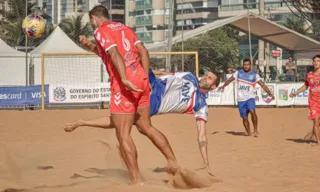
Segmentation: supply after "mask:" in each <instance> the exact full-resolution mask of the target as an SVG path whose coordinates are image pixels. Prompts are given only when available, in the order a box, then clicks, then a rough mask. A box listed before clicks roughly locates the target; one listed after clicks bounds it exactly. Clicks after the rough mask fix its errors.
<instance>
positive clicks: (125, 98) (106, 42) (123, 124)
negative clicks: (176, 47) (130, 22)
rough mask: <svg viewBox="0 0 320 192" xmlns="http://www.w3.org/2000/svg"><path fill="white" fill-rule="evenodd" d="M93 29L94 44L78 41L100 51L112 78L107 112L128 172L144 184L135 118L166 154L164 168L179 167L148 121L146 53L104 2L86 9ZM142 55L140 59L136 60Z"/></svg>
mask: <svg viewBox="0 0 320 192" xmlns="http://www.w3.org/2000/svg"><path fill="white" fill-rule="evenodd" d="M89 17H90V22H91V25H92V27H93V28H94V29H95V32H94V37H95V40H96V44H97V45H94V44H93V43H91V42H90V41H89V40H88V39H87V38H86V37H84V36H80V42H81V44H82V45H83V46H84V47H86V48H88V49H90V50H92V51H93V52H95V53H96V54H97V55H99V56H100V57H101V58H102V60H103V62H104V63H105V65H106V68H107V71H108V73H109V76H110V81H111V99H110V112H111V121H112V122H113V123H114V125H115V127H116V136H117V138H118V141H119V145H120V152H121V155H122V157H123V160H124V162H125V164H126V166H127V168H128V170H129V172H130V175H131V181H132V183H133V184H138V185H139V184H140V185H141V184H143V183H142V180H141V176H140V172H139V168H138V163H137V151H136V147H135V144H134V142H133V140H132V138H131V136H130V132H131V128H132V125H133V123H134V121H135V124H136V125H137V127H139V131H140V132H141V133H142V134H144V135H146V136H147V137H148V138H149V139H150V140H151V141H152V143H153V144H154V145H156V147H157V148H158V149H159V150H160V151H161V152H162V154H163V155H164V156H165V157H166V159H167V161H168V163H169V167H167V168H168V169H167V171H168V172H170V171H172V172H174V171H175V170H177V169H178V166H177V163H176V158H175V156H174V153H173V151H172V148H171V146H170V144H169V142H168V140H167V138H166V137H165V136H164V135H163V134H162V133H161V132H160V131H158V130H157V129H156V128H154V127H153V126H152V125H151V120H150V105H149V104H150V86H149V80H148V75H147V74H148V73H149V68H150V63H149V54H148V51H147V49H146V48H145V47H144V45H143V43H142V42H140V40H139V39H138V37H137V36H136V34H135V33H134V32H133V31H132V29H131V28H129V27H128V26H126V25H124V24H122V23H119V22H112V21H110V20H109V19H108V17H109V13H108V10H107V9H106V8H105V7H104V6H101V5H99V6H95V7H94V8H93V9H92V10H91V11H90V12H89ZM139 55H140V56H141V63H140V61H139Z"/></svg>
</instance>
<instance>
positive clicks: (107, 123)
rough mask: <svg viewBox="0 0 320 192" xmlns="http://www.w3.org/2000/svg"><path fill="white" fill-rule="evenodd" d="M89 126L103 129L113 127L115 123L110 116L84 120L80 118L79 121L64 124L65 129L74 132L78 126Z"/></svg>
mask: <svg viewBox="0 0 320 192" xmlns="http://www.w3.org/2000/svg"><path fill="white" fill-rule="evenodd" d="M82 126H87V127H90V128H92V127H94V128H102V129H113V128H114V125H113V123H112V121H111V118H110V117H102V118H98V119H90V120H83V119H79V120H77V121H74V122H71V123H67V124H65V125H64V130H65V131H66V132H72V131H74V130H75V129H76V128H78V127H82Z"/></svg>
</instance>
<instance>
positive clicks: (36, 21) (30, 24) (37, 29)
mask: <svg viewBox="0 0 320 192" xmlns="http://www.w3.org/2000/svg"><path fill="white" fill-rule="evenodd" d="M45 29H46V20H45V19H43V18H42V17H41V16H40V15H37V14H33V15H28V16H27V17H26V18H24V20H23V23H22V30H23V32H24V34H26V35H27V36H28V37H29V38H38V37H41V36H42V35H43V33H44V31H45Z"/></svg>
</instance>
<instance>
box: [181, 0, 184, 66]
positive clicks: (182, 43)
mask: <svg viewBox="0 0 320 192" xmlns="http://www.w3.org/2000/svg"><path fill="white" fill-rule="evenodd" d="M183 11H184V9H183V0H182V13H181V14H182V31H181V32H182V33H181V37H182V42H181V51H182V52H184V39H183V33H184V31H183V28H184V18H183V14H184V13H183ZM181 56H182V58H181V70H182V71H183V72H184V55H181Z"/></svg>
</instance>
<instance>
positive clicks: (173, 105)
mask: <svg viewBox="0 0 320 192" xmlns="http://www.w3.org/2000/svg"><path fill="white" fill-rule="evenodd" d="M149 82H150V85H151V87H152V92H151V95H150V110H151V111H150V113H151V114H150V115H151V116H154V115H156V114H167V113H179V114H194V115H195V118H196V125H197V130H198V137H197V138H198V143H199V149H200V152H201V155H202V158H203V161H204V164H205V168H206V169H207V171H208V173H209V174H210V175H213V174H212V171H211V169H210V166H209V161H208V153H207V137H206V122H207V120H208V105H207V103H206V94H207V92H208V91H210V90H212V89H214V88H216V86H217V85H216V83H217V77H216V75H214V74H213V73H211V72H208V73H206V74H205V75H204V76H203V77H202V78H201V79H200V81H199V80H198V78H197V77H196V76H195V75H194V74H193V73H189V72H178V73H167V72H160V71H152V70H150V71H149ZM79 126H88V127H98V128H104V129H113V128H114V125H113V123H112V121H111V119H110V117H103V118H99V119H93V120H77V121H75V122H72V123H68V124H66V125H65V126H64V129H65V131H67V132H71V131H74V130H75V129H76V128H77V127H79ZM137 128H138V130H139V127H137Z"/></svg>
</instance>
